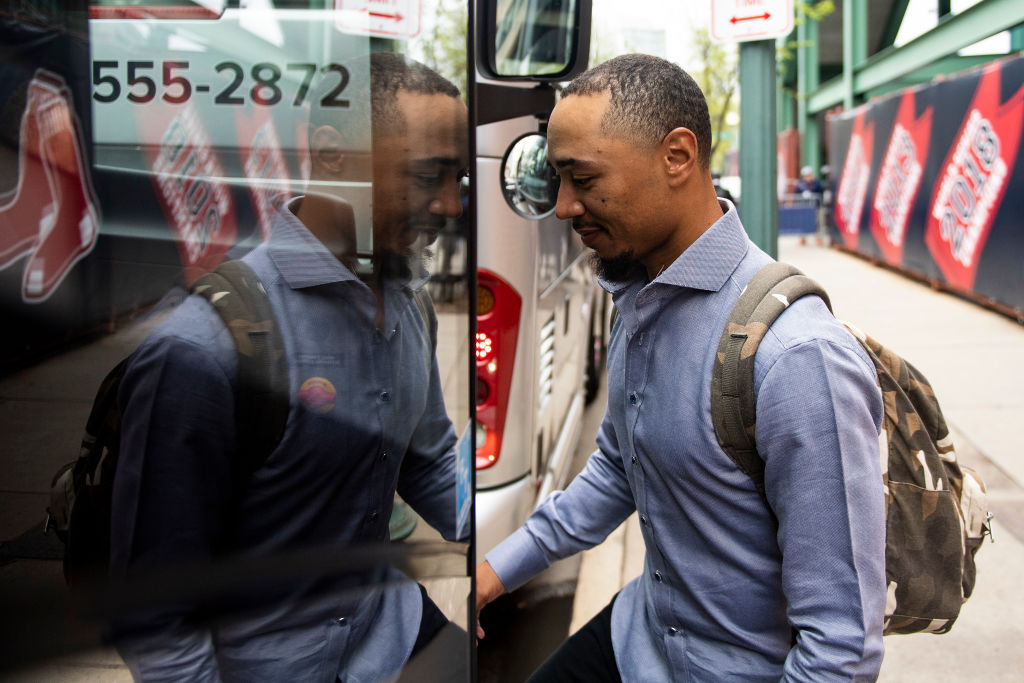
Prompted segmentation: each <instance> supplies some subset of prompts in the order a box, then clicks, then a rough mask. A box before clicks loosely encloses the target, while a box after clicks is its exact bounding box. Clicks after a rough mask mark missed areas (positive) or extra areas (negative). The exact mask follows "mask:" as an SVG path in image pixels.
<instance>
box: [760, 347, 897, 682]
mask: <svg viewBox="0 0 1024 683" xmlns="http://www.w3.org/2000/svg"><path fill="white" fill-rule="evenodd" d="M881 417H882V401H881V393H880V390H879V389H878V385H877V380H876V375H875V372H874V368H873V367H872V366H871V364H870V361H869V360H868V359H867V357H866V355H865V354H863V352H861V351H860V349H859V348H856V342H855V341H854V340H853V338H852V337H851V338H850V341H849V345H848V346H847V345H844V344H843V343H842V342H837V341H831V342H830V341H823V340H815V341H805V342H801V343H798V344H796V345H795V346H793V347H791V348H788V349H785V350H784V351H783V352H782V353H781V354H780V356H779V357H778V359H777V360H776V361H775V362H774V363H773V364H772V365H771V367H770V368H768V369H767V371H766V373H765V376H764V378H763V380H762V381H761V382H760V388H759V393H758V396H757V435H756V438H757V443H758V450H759V452H760V453H761V455H762V457H763V458H764V460H765V489H766V493H767V497H768V501H769V504H770V505H771V507H772V509H773V510H774V512H775V514H776V516H777V518H778V521H779V529H778V540H779V547H780V549H781V551H782V588H783V591H784V593H785V596H786V601H787V604H788V612H787V614H788V619H789V621H790V624H791V625H792V627H793V628H794V630H795V634H796V641H795V645H794V647H793V648H792V649H791V650H790V652H789V656H788V658H787V660H786V663H785V675H784V678H785V680H801V681H804V680H806V681H819V680H832V679H842V680H850V679H854V680H857V679H861V678H863V679H866V680H873V679H874V678H875V677H876V676H877V675H878V671H879V668H880V666H881V661H882V622H883V619H884V611H885V590H886V587H885V511H884V505H885V503H884V496H883V490H882V484H881V482H882V478H881V468H880V464H879V443H878V435H879V429H880V425H881Z"/></svg>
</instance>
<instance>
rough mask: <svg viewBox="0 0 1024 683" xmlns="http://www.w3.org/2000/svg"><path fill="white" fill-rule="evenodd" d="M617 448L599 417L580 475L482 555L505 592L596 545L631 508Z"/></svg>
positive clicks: (611, 431) (607, 420) (609, 429)
mask: <svg viewBox="0 0 1024 683" xmlns="http://www.w3.org/2000/svg"><path fill="white" fill-rule="evenodd" d="M617 444H618V442H617V441H616V439H615V431H614V428H613V427H612V423H611V419H610V418H609V417H608V415H607V414H605V417H604V420H603V422H602V423H601V429H600V431H599V432H598V437H597V446H598V448H597V450H596V451H594V452H593V454H591V456H590V458H589V459H588V460H587V464H586V467H584V468H583V471H582V472H580V473H579V475H577V476H576V478H575V479H573V480H572V482H571V483H570V484H569V486H567V487H566V489H565V490H564V491H556V492H554V493H552V494H551V495H550V496H548V497H547V498H546V499H544V502H542V503H541V504H540V505H539V506H538V507H537V510H536V511H534V513H533V514H532V515H531V516H530V518H529V519H527V520H526V523H525V524H523V526H522V527H520V528H519V529H517V530H516V531H515V532H513V533H512V535H511V536H509V537H508V538H507V539H505V540H504V541H502V542H501V543H499V544H498V545H497V546H496V547H495V548H494V549H493V550H491V552H489V553H488V554H487V561H488V563H490V565H491V567H492V568H493V569H494V572H495V573H496V574H497V575H498V578H499V579H501V583H502V585H503V586H505V588H506V590H509V591H513V590H515V589H517V588H519V587H520V586H522V585H523V584H525V583H526V582H527V581H529V580H530V579H531V578H533V577H534V576H536V575H537V574H539V573H540V572H541V571H543V570H544V569H546V568H547V567H548V566H550V565H551V563H552V562H554V561H556V560H560V559H562V558H565V557H569V556H570V555H573V554H575V553H577V552H579V551H581V550H586V549H587V548H592V547H594V546H596V545H598V544H599V543H601V542H602V541H603V540H604V539H605V538H607V537H608V534H610V533H611V532H612V531H614V530H615V529H616V528H617V527H618V526H619V525H620V524H622V522H623V520H625V519H626V518H627V517H628V516H629V515H630V514H632V512H633V511H634V510H635V509H636V505H635V503H634V501H633V493H632V491H631V489H630V487H629V481H628V480H627V478H626V473H625V471H624V470H623V468H622V460H621V458H620V456H619V452H618V445H617Z"/></svg>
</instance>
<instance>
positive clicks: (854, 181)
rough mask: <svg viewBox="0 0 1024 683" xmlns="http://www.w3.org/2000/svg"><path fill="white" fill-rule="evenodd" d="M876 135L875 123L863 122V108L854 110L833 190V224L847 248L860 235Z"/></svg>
mask: <svg viewBox="0 0 1024 683" xmlns="http://www.w3.org/2000/svg"><path fill="white" fill-rule="evenodd" d="M874 139H875V124H874V122H872V123H869V124H868V125H867V126H865V125H864V111H863V110H862V111H861V112H860V113H859V114H857V118H856V119H855V120H854V122H853V134H852V135H851V137H850V147H849V151H847V153H846V162H845V163H844V164H843V171H842V174H841V175H840V176H839V189H838V190H837V191H836V214H835V220H836V225H837V226H838V227H839V234H840V235H842V238H843V244H845V245H846V246H847V247H849V248H850V249H856V248H857V242H858V240H859V239H860V218H861V215H862V212H863V210H864V198H865V197H866V196H867V193H868V182H869V181H870V180H871V152H872V150H873V145H874Z"/></svg>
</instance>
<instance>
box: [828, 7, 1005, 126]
mask: <svg viewBox="0 0 1024 683" xmlns="http://www.w3.org/2000/svg"><path fill="white" fill-rule="evenodd" d="M859 4H862V3H857V2H846V3H843V5H844V8H845V6H846V5H859ZM845 11H846V10H845V9H844V18H845ZM1022 23H1024V2H1021V1H1020V0H985V1H984V2H979V3H978V4H977V5H973V6H972V7H969V8H968V9H966V10H964V11H963V12H961V13H960V14H956V15H952V16H949V17H947V18H945V19H944V20H942V21H940V22H939V24H938V25H937V26H936V27H935V28H933V29H932V30H931V31H928V32H927V33H925V34H923V35H921V36H918V37H917V38H916V39H914V40H912V41H911V42H909V43H907V44H906V45H903V46H902V47H898V48H890V49H888V50H886V51H884V52H881V53H879V54H877V55H874V56H873V57H871V59H869V60H867V62H865V63H864V64H862V65H860V66H859V68H857V67H854V66H853V65H851V71H852V72H853V73H852V75H851V77H852V91H853V94H854V95H857V94H862V93H865V92H867V91H869V90H873V89H875V88H877V87H879V86H881V85H884V84H885V83H888V82H891V81H894V80H896V79H898V78H900V77H902V76H905V75H907V74H909V73H912V72H914V71H917V70H918V69H921V68H922V67H925V66H927V65H928V64H931V63H932V62H934V61H936V60H938V59H941V58H943V57H946V56H948V55H951V54H955V53H956V51H957V50H959V49H961V48H964V47H967V46H968V45H973V44H974V43H976V42H978V41H979V40H983V39H985V38H988V37H989V36H992V35H995V34H996V33H999V32H1000V31H1005V30H1007V29H1011V28H1013V27H1015V26H1017V25H1018V24H1022ZM843 31H844V42H845V32H846V28H845V27H844V29H843ZM843 52H844V57H843V59H844V61H845V60H846V56H845V53H846V46H845V44H844V47H843ZM846 78H847V74H846V72H845V71H844V73H843V76H842V77H840V78H834V79H832V80H830V81H829V82H827V83H824V84H822V86H821V87H820V88H819V89H818V92H816V93H815V94H814V95H812V96H811V100H810V104H809V109H810V111H811V112H813V113H816V112H819V111H823V110H825V109H828V108H829V107H834V106H835V105H837V104H842V103H844V101H845V99H846V95H847V86H846Z"/></svg>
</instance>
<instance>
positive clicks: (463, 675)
mask: <svg viewBox="0 0 1024 683" xmlns="http://www.w3.org/2000/svg"><path fill="white" fill-rule="evenodd" d="M420 595H421V596H422V598H423V616H422V617H421V618H420V630H419V634H418V635H417V636H416V644H415V645H413V648H412V654H411V655H409V661H408V662H406V665H405V667H404V668H403V669H402V673H401V675H400V676H399V678H398V681H397V683H460V682H461V681H468V680H469V634H468V633H466V631H465V630H463V629H461V628H459V627H458V626H456V625H455V624H453V623H452V622H450V621H448V617H446V616H445V615H444V613H443V612H442V611H441V610H440V609H439V608H438V606H437V605H435V604H434V601H433V600H431V599H430V596H428V595H427V590H426V589H425V588H424V587H423V586H422V584H421V585H420Z"/></svg>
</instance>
